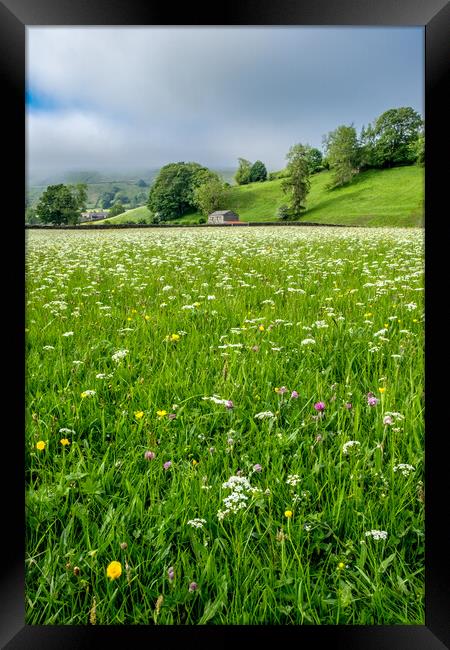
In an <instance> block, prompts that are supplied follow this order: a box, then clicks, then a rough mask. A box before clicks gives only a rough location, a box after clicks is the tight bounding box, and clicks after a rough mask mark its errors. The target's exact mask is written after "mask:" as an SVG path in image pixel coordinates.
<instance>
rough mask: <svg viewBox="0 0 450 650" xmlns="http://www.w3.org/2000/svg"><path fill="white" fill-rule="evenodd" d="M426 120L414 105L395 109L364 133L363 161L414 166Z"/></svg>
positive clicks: (362, 136)
mask: <svg viewBox="0 0 450 650" xmlns="http://www.w3.org/2000/svg"><path fill="white" fill-rule="evenodd" d="M423 124H424V122H423V120H422V118H421V117H420V115H419V113H417V112H416V111H415V110H414V109H413V108H411V107H410V106H402V107H401V108H391V109H389V110H388V111H385V112H384V113H382V114H381V115H380V116H379V117H378V118H377V119H376V120H375V122H374V123H373V124H369V126H368V127H367V129H364V128H363V130H362V132H361V145H362V150H363V162H364V164H365V165H366V166H371V167H393V166H395V165H411V164H413V163H414V162H415V161H416V159H417V152H416V151H415V149H414V143H415V142H416V141H417V139H418V137H419V135H420V133H421V128H422V127H423Z"/></svg>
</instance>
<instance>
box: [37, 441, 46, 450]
mask: <svg viewBox="0 0 450 650" xmlns="http://www.w3.org/2000/svg"><path fill="white" fill-rule="evenodd" d="M36 449H39V451H44V449H45V442H44V441H43V440H39V442H37V443H36Z"/></svg>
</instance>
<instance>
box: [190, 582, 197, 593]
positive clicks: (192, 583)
mask: <svg viewBox="0 0 450 650" xmlns="http://www.w3.org/2000/svg"><path fill="white" fill-rule="evenodd" d="M197 589H198V584H197V583H196V582H191V584H190V585H189V591H196V590H197Z"/></svg>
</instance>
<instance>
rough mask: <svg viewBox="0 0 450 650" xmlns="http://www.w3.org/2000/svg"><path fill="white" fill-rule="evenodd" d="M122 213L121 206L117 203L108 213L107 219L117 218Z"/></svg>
mask: <svg viewBox="0 0 450 650" xmlns="http://www.w3.org/2000/svg"><path fill="white" fill-rule="evenodd" d="M123 212H125V208H124V206H123V204H122V203H120V201H117V203H114V205H113V206H112V208H111V209H110V211H109V212H108V217H117V215H118V214H122V213H123Z"/></svg>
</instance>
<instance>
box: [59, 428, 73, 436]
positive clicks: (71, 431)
mask: <svg viewBox="0 0 450 650" xmlns="http://www.w3.org/2000/svg"><path fill="white" fill-rule="evenodd" d="M59 433H72V434H75V431H74V430H73V429H66V427H63V428H62V429H60V430H59Z"/></svg>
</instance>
